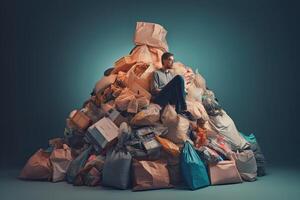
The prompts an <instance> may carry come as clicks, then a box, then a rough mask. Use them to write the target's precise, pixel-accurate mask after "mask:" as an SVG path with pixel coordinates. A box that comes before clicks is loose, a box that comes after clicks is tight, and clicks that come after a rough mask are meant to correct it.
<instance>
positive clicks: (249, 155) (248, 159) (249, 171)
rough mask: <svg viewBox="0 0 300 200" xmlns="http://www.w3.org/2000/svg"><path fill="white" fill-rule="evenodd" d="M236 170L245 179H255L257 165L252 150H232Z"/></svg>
mask: <svg viewBox="0 0 300 200" xmlns="http://www.w3.org/2000/svg"><path fill="white" fill-rule="evenodd" d="M232 157H233V159H234V160H235V163H236V166H237V168H238V171H239V173H240V175H241V177H242V178H243V180H245V181H255V180H256V177H257V165H256V160H255V156H254V153H253V151H252V150H244V151H242V152H239V151H238V152H234V153H233V154H232Z"/></svg>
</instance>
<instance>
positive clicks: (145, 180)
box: [133, 160, 172, 191]
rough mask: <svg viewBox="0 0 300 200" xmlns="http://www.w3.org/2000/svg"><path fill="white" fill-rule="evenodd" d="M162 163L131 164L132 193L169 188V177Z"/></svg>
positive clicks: (135, 161)
mask: <svg viewBox="0 0 300 200" xmlns="http://www.w3.org/2000/svg"><path fill="white" fill-rule="evenodd" d="M166 165H167V163H165V162H162V161H154V162H153V161H137V160H134V162H133V177H134V183H133V191H138V190H151V189H160V188H170V187H172V185H170V177H169V172H168V169H167V167H166Z"/></svg>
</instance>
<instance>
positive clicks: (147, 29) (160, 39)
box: [134, 22, 169, 51]
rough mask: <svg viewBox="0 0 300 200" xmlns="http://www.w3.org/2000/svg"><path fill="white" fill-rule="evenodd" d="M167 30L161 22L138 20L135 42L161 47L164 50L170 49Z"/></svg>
mask: <svg viewBox="0 0 300 200" xmlns="http://www.w3.org/2000/svg"><path fill="white" fill-rule="evenodd" d="M166 35H167V31H166V30H165V29H164V27H162V26H161V25H159V24H154V23H147V22H137V23H136V29H135V35H134V43H135V44H136V45H143V44H146V45H149V46H152V47H157V48H161V49H163V50H164V51H169V47H168V44H167V41H166Z"/></svg>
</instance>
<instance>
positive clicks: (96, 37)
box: [0, 0, 300, 167]
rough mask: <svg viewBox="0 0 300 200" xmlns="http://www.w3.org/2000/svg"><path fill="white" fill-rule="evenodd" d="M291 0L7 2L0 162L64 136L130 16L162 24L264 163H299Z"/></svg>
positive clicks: (124, 42)
mask: <svg viewBox="0 0 300 200" xmlns="http://www.w3.org/2000/svg"><path fill="white" fill-rule="evenodd" d="M297 12H299V6H298V5H297V4H296V1H258V0H251V1H250V0H249V1H240V0H239V1H238V0H236V1H225V0H224V1H221V0H218V1H212V0H207V1H200V0H198V1H196V0H195V1H191V0H189V1H157V0H151V1H150V0H147V1H114V0H111V1H105V2H104V1H83V0H82V1H75V0H52V1H32V0H30V1H29V0H28V1H15V2H13V1H10V2H9V3H8V2H6V3H4V4H3V5H1V19H3V20H2V22H3V24H2V28H1V29H2V30H1V49H2V57H3V59H2V60H1V70H2V72H1V87H2V91H1V94H2V95H1V101H3V102H1V105H2V111H3V112H2V114H1V115H2V116H1V146H0V147H1V151H0V152H1V160H0V165H1V167H8V166H22V165H23V164H24V162H25V161H26V159H28V157H29V156H30V155H31V154H32V153H33V152H34V151H36V150H37V149H38V148H40V147H45V146H46V145H47V142H48V139H50V138H53V137H58V136H62V135H63V129H64V123H65V118H66V116H67V115H68V113H69V112H70V111H71V110H72V109H75V108H79V107H80V106H81V104H82V103H83V102H84V101H85V100H86V99H87V98H88V97H89V93H90V92H91V90H92V88H93V86H94V84H95V82H96V81H97V80H98V79H100V78H101V76H102V74H103V71H104V70H105V69H106V68H108V67H110V66H111V65H112V64H113V63H114V61H116V60H117V59H118V58H120V57H121V56H123V55H126V54H128V53H129V51H130V50H131V49H132V48H133V47H134V44H133V34H134V31H135V23H136V22H137V21H147V22H155V23H159V24H161V25H163V26H164V27H165V28H166V29H167V30H168V34H167V41H168V44H169V48H170V51H171V52H172V53H174V54H175V59H176V60H178V61H181V62H183V63H185V64H187V65H189V66H192V67H193V68H194V69H196V68H198V69H199V72H200V73H201V74H202V75H203V76H204V77H205V78H206V81H207V84H208V86H209V87H210V88H211V89H212V90H213V91H215V93H216V95H217V97H218V99H219V101H220V103H221V104H222V105H223V107H224V108H225V110H226V111H227V112H228V113H229V115H230V116H231V117H232V118H233V120H234V121H235V123H236V125H237V127H238V128H239V130H241V131H242V132H245V133H250V132H251V133H252V132H254V133H255V134H256V136H257V138H258V141H259V142H260V145H261V147H262V149H263V151H264V152H265V154H266V157H267V159H268V160H269V163H271V164H273V165H277V164H291V165H296V164H299V163H300V159H299V155H298V154H297V152H299V144H300V134H299V131H298V130H299V128H298V124H299V122H298V121H299V120H298V113H299V108H298V107H299V106H298V103H299V89H298V85H299V84H298V80H297V79H298V77H299V74H298V67H299V14H297Z"/></svg>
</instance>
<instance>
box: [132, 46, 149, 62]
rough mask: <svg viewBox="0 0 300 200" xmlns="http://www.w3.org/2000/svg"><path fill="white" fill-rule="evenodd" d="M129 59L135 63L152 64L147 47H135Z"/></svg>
mask: <svg viewBox="0 0 300 200" xmlns="http://www.w3.org/2000/svg"><path fill="white" fill-rule="evenodd" d="M130 58H131V60H133V61H135V62H137V63H139V62H140V63H147V64H150V63H152V56H151V53H150V51H149V49H148V47H147V45H141V46H136V47H135V48H134V49H133V50H132V52H131V54H130Z"/></svg>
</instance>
